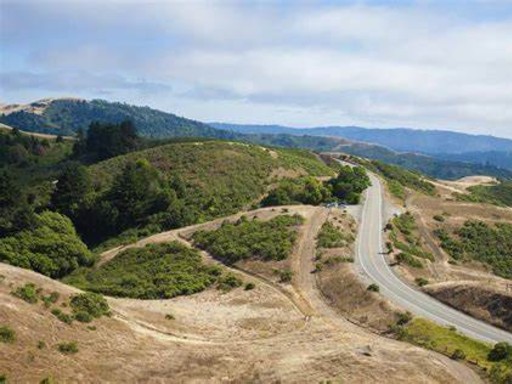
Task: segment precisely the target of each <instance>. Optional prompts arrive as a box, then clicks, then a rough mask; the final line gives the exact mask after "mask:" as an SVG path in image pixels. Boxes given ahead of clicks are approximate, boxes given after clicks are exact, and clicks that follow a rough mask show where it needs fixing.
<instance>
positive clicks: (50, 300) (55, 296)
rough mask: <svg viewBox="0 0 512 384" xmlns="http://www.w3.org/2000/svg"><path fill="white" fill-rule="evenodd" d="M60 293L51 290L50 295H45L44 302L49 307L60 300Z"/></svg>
mask: <svg viewBox="0 0 512 384" xmlns="http://www.w3.org/2000/svg"><path fill="white" fill-rule="evenodd" d="M59 297H60V295H59V293H58V292H55V291H54V292H51V293H50V294H49V295H48V296H43V297H42V299H43V302H44V305H45V307H47V308H49V307H50V306H51V305H52V304H55V303H56V302H57V300H59Z"/></svg>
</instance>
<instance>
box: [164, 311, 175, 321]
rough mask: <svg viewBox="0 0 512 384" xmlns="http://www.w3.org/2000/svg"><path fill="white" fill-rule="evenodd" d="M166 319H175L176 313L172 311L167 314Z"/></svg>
mask: <svg viewBox="0 0 512 384" xmlns="http://www.w3.org/2000/svg"><path fill="white" fill-rule="evenodd" d="M165 319H166V320H174V319H175V317H174V315H173V314H172V313H168V314H167V315H165Z"/></svg>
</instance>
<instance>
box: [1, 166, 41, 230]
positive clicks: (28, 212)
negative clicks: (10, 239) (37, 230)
mask: <svg viewBox="0 0 512 384" xmlns="http://www.w3.org/2000/svg"><path fill="white" fill-rule="evenodd" d="M34 223H35V215H34V210H33V207H32V206H31V205H30V204H29V202H28V198H27V195H26V194H25V193H24V191H23V190H22V188H21V186H20V185H19V184H18V183H17V182H16V180H15V178H14V176H13V175H12V173H11V172H9V171H7V170H5V169H4V170H1V169H0V237H2V236H6V235H9V234H11V233H14V232H17V231H20V230H23V229H26V228H32V227H33V226H34Z"/></svg>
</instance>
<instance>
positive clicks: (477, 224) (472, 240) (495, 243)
mask: <svg viewBox="0 0 512 384" xmlns="http://www.w3.org/2000/svg"><path fill="white" fill-rule="evenodd" d="M435 234H436V235H437V236H438V237H439V239H440V240H441V247H443V249H445V250H446V251H447V252H448V253H449V254H450V256H452V257H453V258H454V259H455V260H466V259H471V260H477V261H481V262H483V263H486V264H488V265H489V266H491V267H492V270H493V272H494V273H495V274H496V275H498V276H501V277H504V278H512V224H508V223H498V224H495V225H490V224H487V223H485V222H483V221H478V220H468V221H466V222H465V223H464V225H463V226H462V227H460V228H458V229H456V230H455V231H454V233H453V235H455V236H453V237H452V236H451V235H450V234H449V233H448V232H447V231H446V230H445V229H438V230H437V231H435ZM454 237H456V238H454Z"/></svg>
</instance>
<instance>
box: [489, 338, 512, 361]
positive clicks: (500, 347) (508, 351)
mask: <svg viewBox="0 0 512 384" xmlns="http://www.w3.org/2000/svg"><path fill="white" fill-rule="evenodd" d="M509 357H512V345H510V344H509V343H506V342H501V343H497V344H496V345H494V348H493V349H492V350H491V351H490V352H489V356H487V358H488V359H489V360H490V361H501V360H505V359H508V358H509Z"/></svg>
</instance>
